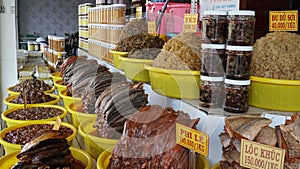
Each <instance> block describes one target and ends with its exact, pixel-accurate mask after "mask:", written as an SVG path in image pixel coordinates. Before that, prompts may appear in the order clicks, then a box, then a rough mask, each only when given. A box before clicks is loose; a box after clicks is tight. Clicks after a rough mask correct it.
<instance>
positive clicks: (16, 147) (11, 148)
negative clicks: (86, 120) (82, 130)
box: [0, 120, 77, 154]
mask: <svg viewBox="0 0 300 169" xmlns="http://www.w3.org/2000/svg"><path fill="white" fill-rule="evenodd" d="M55 123H56V122H55V121H39V120H37V121H34V122H30V123H22V124H18V125H15V126H11V127H7V128H5V129H3V130H1V131H0V144H2V145H3V147H4V150H5V154H10V153H12V152H15V151H20V150H21V145H20V144H12V143H9V142H7V141H5V140H3V138H4V137H5V135H6V133H9V132H10V131H11V130H15V129H17V128H21V127H24V126H28V125H34V124H37V125H39V124H41V125H42V124H51V125H54V124H55ZM61 125H62V126H65V127H68V128H70V129H72V131H73V133H72V135H70V136H69V137H67V141H68V143H69V144H70V145H72V141H73V139H74V138H75V137H76V135H77V129H76V127H74V126H73V125H71V124H69V123H65V122H62V123H61Z"/></svg>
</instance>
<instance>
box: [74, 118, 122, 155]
mask: <svg viewBox="0 0 300 169" xmlns="http://www.w3.org/2000/svg"><path fill="white" fill-rule="evenodd" d="M95 122H96V119H90V120H87V121H85V122H83V123H81V124H80V125H79V127H78V130H79V134H80V135H81V136H82V137H84V142H85V149H86V151H87V152H88V153H89V154H90V155H91V156H92V157H93V158H94V159H97V158H98V157H99V155H100V154H101V153H102V152H104V151H105V150H109V149H112V148H113V147H114V146H115V144H116V143H117V142H118V140H116V139H106V138H101V137H98V136H97V131H96V128H94V126H93V125H94V124H95Z"/></svg>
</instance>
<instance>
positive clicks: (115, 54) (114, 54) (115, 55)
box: [109, 50, 128, 70]
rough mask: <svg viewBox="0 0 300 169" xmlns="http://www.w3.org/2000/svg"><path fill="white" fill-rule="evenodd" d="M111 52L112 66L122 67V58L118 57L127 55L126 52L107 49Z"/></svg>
mask: <svg viewBox="0 0 300 169" xmlns="http://www.w3.org/2000/svg"><path fill="white" fill-rule="evenodd" d="M109 52H110V53H111V54H112V57H113V63H114V66H115V67H116V68H118V69H120V70H123V69H124V67H123V66H124V65H123V63H122V60H121V59H120V58H119V57H120V56H121V57H127V56H128V52H119V51H115V50H110V51H109Z"/></svg>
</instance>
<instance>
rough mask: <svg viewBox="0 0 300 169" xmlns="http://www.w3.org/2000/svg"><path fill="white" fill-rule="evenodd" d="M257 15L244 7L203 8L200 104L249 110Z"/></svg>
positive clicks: (230, 110)
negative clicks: (228, 9) (227, 10)
mask: <svg viewBox="0 0 300 169" xmlns="http://www.w3.org/2000/svg"><path fill="white" fill-rule="evenodd" d="M254 16H255V12H254V11H245V10H240V11H229V12H228V14H227V12H226V11H204V12H203V18H202V51H201V57H202V67H201V77H200V105H201V106H204V107H213V108H221V107H224V110H225V111H228V112H232V113H245V112H247V111H248V108H249V106H248V92H249V86H250V80H249V78H250V75H249V66H250V62H251V58H252V50H253V44H254V38H253V37H254V27H255V17H254ZM224 101H225V102H224Z"/></svg>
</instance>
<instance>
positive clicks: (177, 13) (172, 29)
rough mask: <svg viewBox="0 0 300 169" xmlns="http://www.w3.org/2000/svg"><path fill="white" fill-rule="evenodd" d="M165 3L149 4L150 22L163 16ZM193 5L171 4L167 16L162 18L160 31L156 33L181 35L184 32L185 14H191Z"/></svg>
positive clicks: (166, 12)
mask: <svg viewBox="0 0 300 169" xmlns="http://www.w3.org/2000/svg"><path fill="white" fill-rule="evenodd" d="M164 4H165V3H164V2H154V3H153V2H147V3H146V8H147V9H146V10H147V17H146V18H149V19H150V21H153V20H156V19H158V16H159V15H160V14H161V11H162V8H163V6H164ZM190 9H191V4H188V3H176V2H169V3H168V6H167V8H166V11H165V14H164V16H163V17H162V20H161V24H160V28H159V31H157V32H156V33H159V34H166V33H180V32H181V31H182V30H183V23H184V14H189V13H190Z"/></svg>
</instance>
